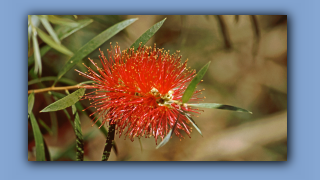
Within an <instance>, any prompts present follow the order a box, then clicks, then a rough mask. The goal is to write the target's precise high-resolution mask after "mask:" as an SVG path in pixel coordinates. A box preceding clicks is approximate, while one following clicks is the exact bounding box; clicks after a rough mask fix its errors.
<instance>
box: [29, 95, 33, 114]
mask: <svg viewBox="0 0 320 180" xmlns="http://www.w3.org/2000/svg"><path fill="white" fill-rule="evenodd" d="M33 104H34V93H31V94H30V95H29V96H28V114H31V112H32V108H33Z"/></svg>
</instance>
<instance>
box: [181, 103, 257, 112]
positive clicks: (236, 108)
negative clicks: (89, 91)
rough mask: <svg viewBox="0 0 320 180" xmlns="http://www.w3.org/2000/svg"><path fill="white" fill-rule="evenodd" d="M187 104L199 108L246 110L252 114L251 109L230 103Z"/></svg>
mask: <svg viewBox="0 0 320 180" xmlns="http://www.w3.org/2000/svg"><path fill="white" fill-rule="evenodd" d="M187 106H192V107H199V108H211V109H225V110H231V111H238V112H246V113H250V114H252V112H251V111H248V110H245V109H242V108H239V107H235V106H230V105H224V104H218V103H199V104H187Z"/></svg>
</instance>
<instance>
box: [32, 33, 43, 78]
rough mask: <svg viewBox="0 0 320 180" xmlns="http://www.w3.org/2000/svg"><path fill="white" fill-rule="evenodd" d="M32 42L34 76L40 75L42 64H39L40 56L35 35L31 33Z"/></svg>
mask: <svg viewBox="0 0 320 180" xmlns="http://www.w3.org/2000/svg"><path fill="white" fill-rule="evenodd" d="M32 42H33V50H34V52H33V54H34V59H35V67H34V73H35V74H38V72H39V74H40V76H41V73H42V64H41V56H40V50H39V44H38V39H37V33H36V32H33V33H32Z"/></svg>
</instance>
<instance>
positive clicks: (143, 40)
mask: <svg viewBox="0 0 320 180" xmlns="http://www.w3.org/2000/svg"><path fill="white" fill-rule="evenodd" d="M166 19H167V18H164V19H163V20H162V21H160V22H158V23H156V24H155V25H153V26H152V27H151V28H150V29H148V30H147V31H146V32H145V33H143V34H142V35H141V36H140V37H139V38H138V39H137V40H136V41H135V42H134V43H133V44H132V45H131V46H130V48H132V47H134V48H135V49H137V48H138V47H139V44H140V43H142V44H141V46H143V45H145V44H146V43H147V42H148V41H149V39H150V38H151V37H152V36H153V35H154V34H155V33H156V32H157V31H158V30H159V29H160V27H161V26H162V24H163V23H164V21H165V20H166Z"/></svg>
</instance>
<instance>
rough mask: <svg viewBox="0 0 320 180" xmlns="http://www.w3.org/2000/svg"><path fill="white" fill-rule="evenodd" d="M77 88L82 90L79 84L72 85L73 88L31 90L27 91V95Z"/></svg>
mask: <svg viewBox="0 0 320 180" xmlns="http://www.w3.org/2000/svg"><path fill="white" fill-rule="evenodd" d="M78 88H84V87H83V86H80V84H77V85H74V86H64V87H48V88H43V89H31V90H29V91H28V94H30V93H32V92H33V93H42V92H47V91H65V90H69V89H78Z"/></svg>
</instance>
